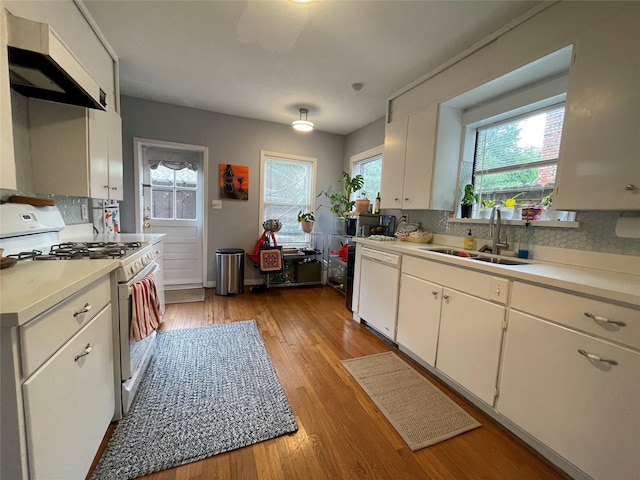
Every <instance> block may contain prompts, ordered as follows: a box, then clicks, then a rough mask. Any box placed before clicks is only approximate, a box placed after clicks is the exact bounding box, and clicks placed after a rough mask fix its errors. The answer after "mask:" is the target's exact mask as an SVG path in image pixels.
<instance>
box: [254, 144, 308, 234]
mask: <svg viewBox="0 0 640 480" xmlns="http://www.w3.org/2000/svg"><path fill="white" fill-rule="evenodd" d="M266 157H274V158H278V159H282V160H289V161H291V162H298V163H304V164H310V166H311V182H310V186H309V190H310V191H309V196H310V198H309V205H310V210H311V211H312V212H315V198H316V174H317V164H318V159H317V158H314V157H305V156H302V155H293V154H290V153H280V152H272V151H268V150H261V151H260V207H259V208H260V211H259V215H258V217H259V223H258V232H259V233H258V235H259V236H260V235H262V233H263V232H264V229H263V228H262V223H263V222H264V221H265V220H267V219H266V218H265V217H264V207H265V201H264V180H265V178H266ZM276 235H277V234H276ZM310 237H311V235H310V234H308V233H307V234H305V239H306V241H305V242H300V243H299V242H286V243H278V245H283V246H286V245H296V246H298V245H303V244H306V245H309V244H310V240H311V238H310Z"/></svg>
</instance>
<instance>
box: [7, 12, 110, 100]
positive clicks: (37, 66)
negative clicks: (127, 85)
mask: <svg viewBox="0 0 640 480" xmlns="http://www.w3.org/2000/svg"><path fill="white" fill-rule="evenodd" d="M7 44H8V55H9V79H10V82H11V88H13V89H14V90H16V91H17V92H19V93H21V94H22V95H24V96H26V97H33V98H40V99H42V100H49V101H52V102H58V103H66V104H70V105H78V106H80V107H87V108H96V109H99V110H106V109H107V108H106V107H107V96H106V94H105V92H104V90H102V89H101V88H100V86H99V85H98V83H97V82H96V81H95V80H94V79H93V77H91V75H90V74H89V72H87V70H86V69H85V68H84V67H83V66H82V64H81V63H80V61H79V60H78V59H77V58H76V57H75V55H73V53H72V52H71V50H69V48H68V47H67V46H66V45H65V44H64V42H63V41H62V40H61V39H60V37H59V36H58V34H57V33H56V32H55V31H54V30H53V29H52V28H51V27H50V26H49V25H47V24H46V23H40V22H35V21H33V20H27V19H25V18H20V17H16V16H14V15H11V14H9V13H7Z"/></svg>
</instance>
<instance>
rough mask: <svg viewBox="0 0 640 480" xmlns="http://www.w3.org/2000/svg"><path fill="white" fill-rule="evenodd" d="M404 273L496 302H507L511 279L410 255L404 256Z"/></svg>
mask: <svg viewBox="0 0 640 480" xmlns="http://www.w3.org/2000/svg"><path fill="white" fill-rule="evenodd" d="M402 273H404V274H406V275H412V276H414V277H417V278H421V279H422V280H427V281H429V282H434V283H437V284H439V285H443V286H445V287H451V288H455V289H456V290H459V291H461V292H464V293H468V294H470V295H474V296H476V297H480V298H484V299H485V300H491V301H492V302H495V303H501V304H505V303H507V298H508V296H509V280H507V279H505V278H499V277H493V276H491V275H489V274H486V273H480V272H474V271H470V270H467V269H465V268H460V267H453V266H451V265H444V264H442V263H439V262H432V261H430V260H423V259H421V258H416V257H411V256H408V255H404V256H403V257H402Z"/></svg>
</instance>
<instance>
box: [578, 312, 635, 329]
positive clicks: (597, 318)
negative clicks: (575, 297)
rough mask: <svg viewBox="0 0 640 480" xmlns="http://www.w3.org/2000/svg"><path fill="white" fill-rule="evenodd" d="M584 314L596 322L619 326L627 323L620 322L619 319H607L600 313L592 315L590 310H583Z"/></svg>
mask: <svg viewBox="0 0 640 480" xmlns="http://www.w3.org/2000/svg"><path fill="white" fill-rule="evenodd" d="M584 316H585V317H587V318H592V319H593V320H595V321H596V322H601V323H611V324H613V325H618V326H619V327H625V326H626V325H627V324H626V323H624V322H621V321H620V320H609V319H608V318H607V317H603V316H601V315H594V314H593V313H591V312H584Z"/></svg>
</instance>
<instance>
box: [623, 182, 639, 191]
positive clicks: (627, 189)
mask: <svg viewBox="0 0 640 480" xmlns="http://www.w3.org/2000/svg"><path fill="white" fill-rule="evenodd" d="M624 189H625V190H626V191H627V192H633V191H634V190H635V189H636V186H635V185H634V184H632V183H630V184H629V185H627V186H625V187H624Z"/></svg>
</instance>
